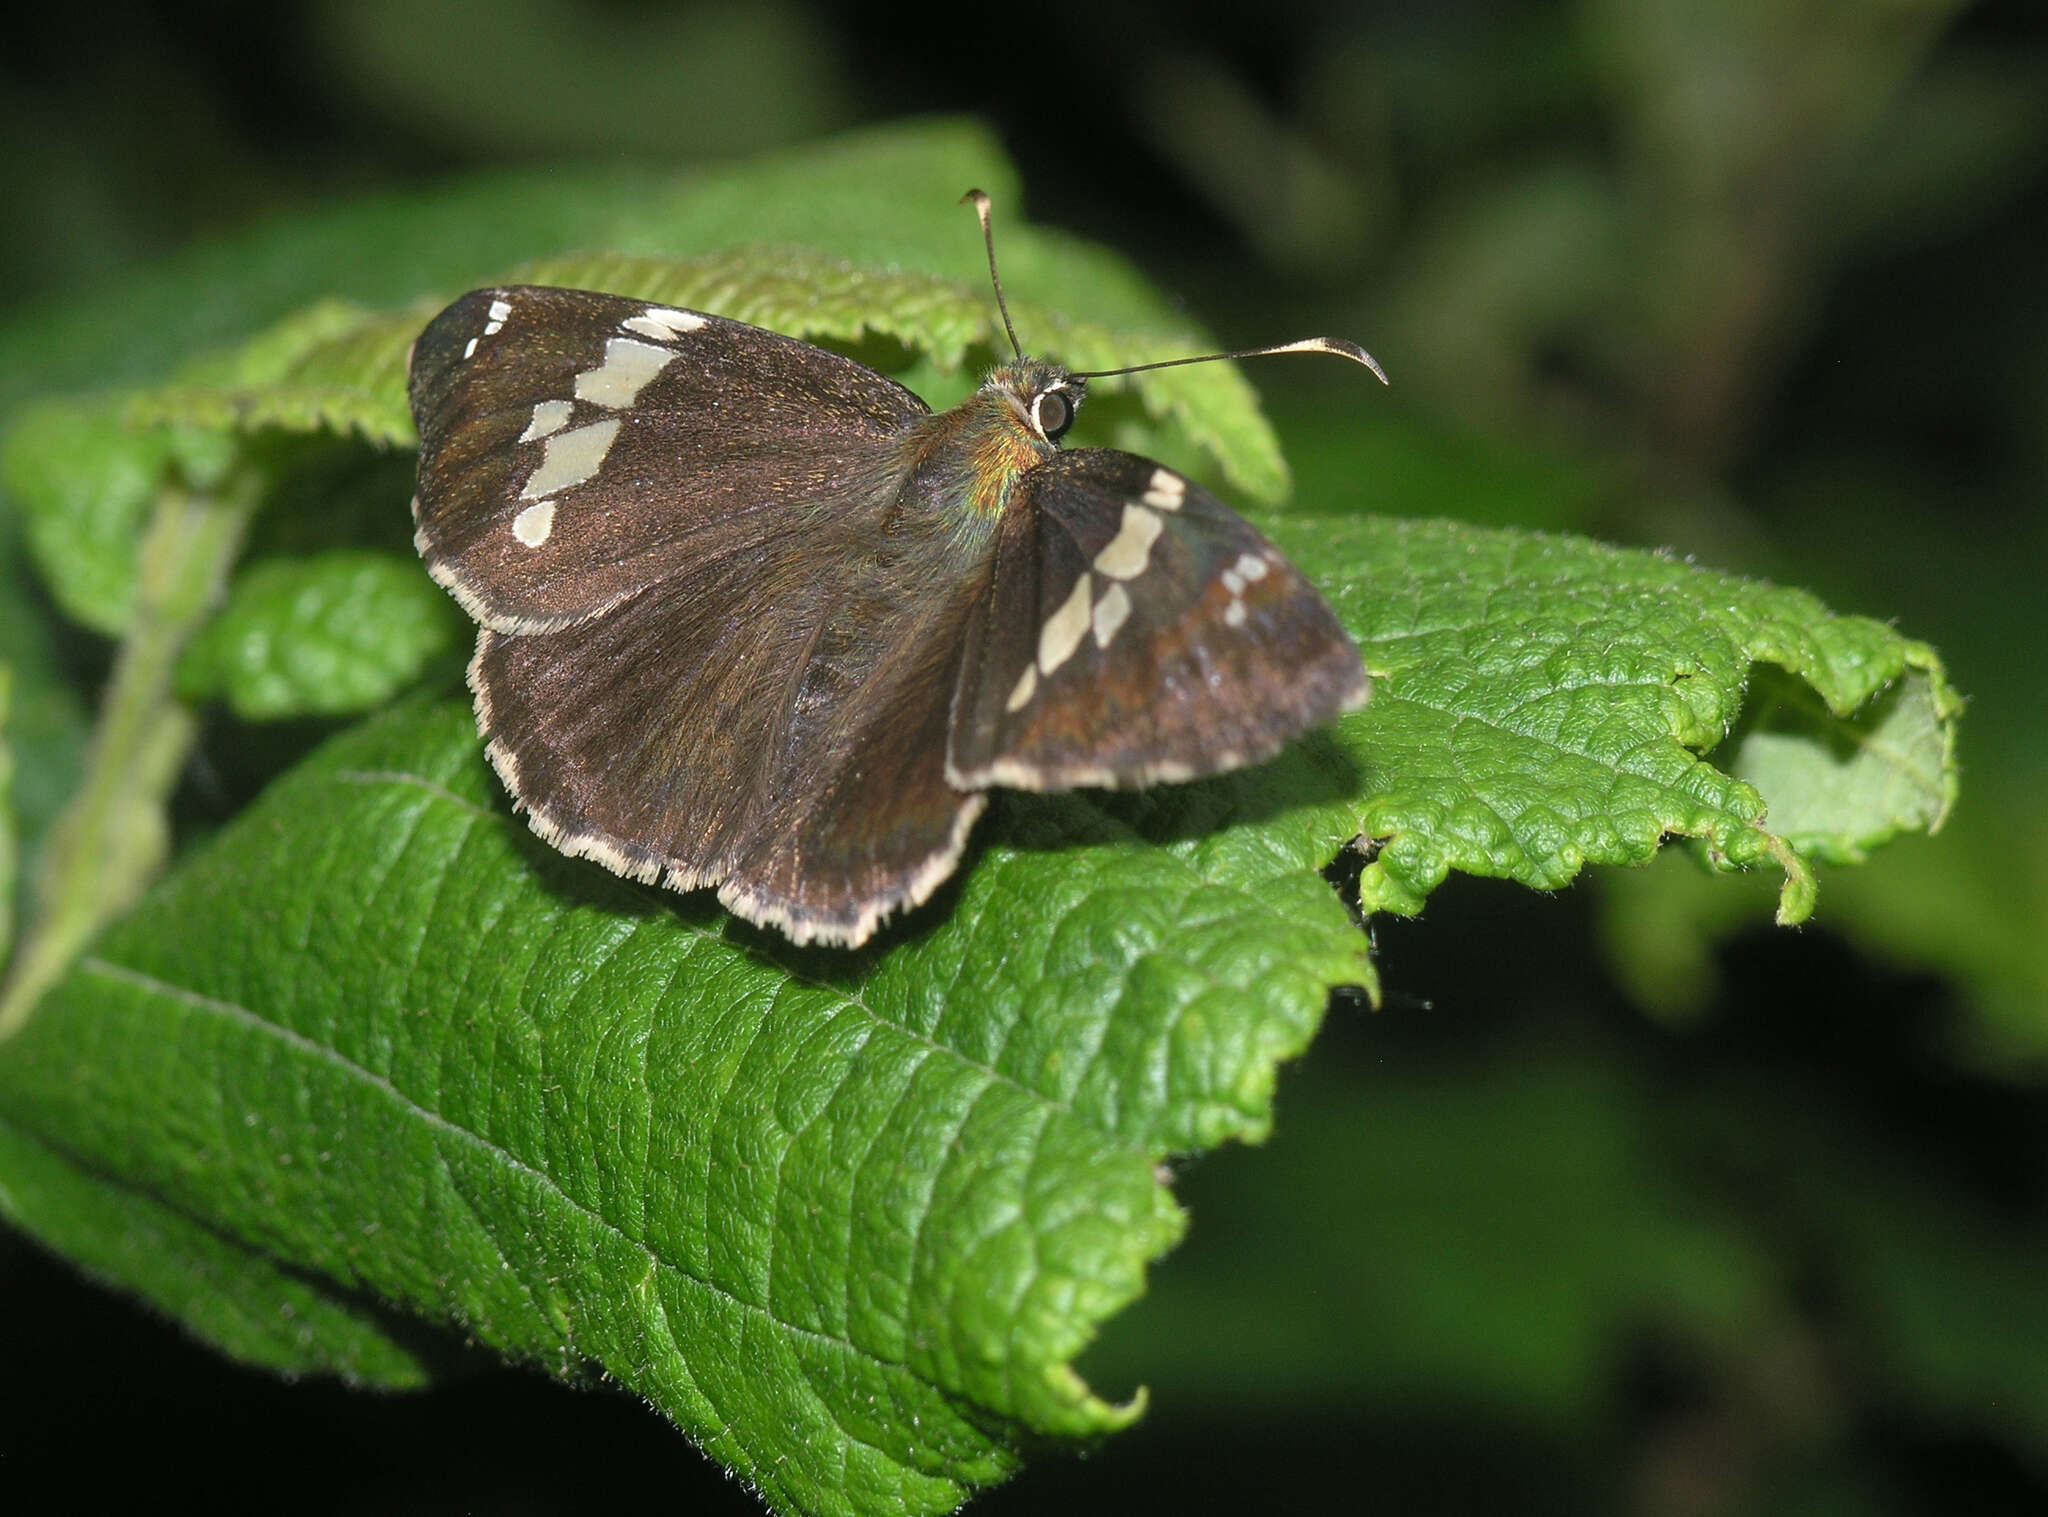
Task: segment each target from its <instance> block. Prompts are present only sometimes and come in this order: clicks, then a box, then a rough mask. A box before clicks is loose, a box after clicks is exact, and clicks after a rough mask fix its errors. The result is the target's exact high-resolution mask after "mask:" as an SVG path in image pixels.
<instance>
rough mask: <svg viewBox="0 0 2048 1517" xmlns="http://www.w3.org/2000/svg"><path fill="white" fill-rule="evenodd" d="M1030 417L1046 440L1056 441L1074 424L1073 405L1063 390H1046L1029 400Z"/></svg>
mask: <svg viewBox="0 0 2048 1517" xmlns="http://www.w3.org/2000/svg"><path fill="white" fill-rule="evenodd" d="M1031 419H1032V421H1034V422H1035V423H1037V425H1038V431H1039V435H1040V436H1042V437H1043V438H1044V439H1045V440H1046V441H1047V442H1058V441H1059V440H1060V439H1061V438H1062V437H1064V436H1066V435H1067V428H1069V427H1071V426H1072V425H1073V424H1074V405H1073V402H1072V401H1070V400H1068V399H1067V397H1066V394H1065V392H1064V391H1061V390H1046V391H1044V392H1043V393H1041V394H1040V395H1039V397H1038V398H1037V399H1036V400H1034V401H1032V402H1031Z"/></svg>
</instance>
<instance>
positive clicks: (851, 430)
mask: <svg viewBox="0 0 2048 1517" xmlns="http://www.w3.org/2000/svg"><path fill="white" fill-rule="evenodd" d="M411 391H412V411H413V419H414V421H415V422H416V423H417V425H418V429H419V434H420V480H419V495H418V497H417V498H416V500H415V501H414V504H413V515H414V520H415V523H416V526H417V528H418V531H417V541H418V545H419V550H420V555H421V557H423V558H424V559H425V560H426V563H427V568H428V570H429V571H430V572H431V573H432V574H433V576H434V578H435V579H437V580H438V581H440V582H441V583H442V584H443V585H445V586H446V587H447V588H448V589H449V590H450V591H451V592H452V593H453V594H454V596H455V598H456V599H457V600H458V601H460V602H461V603H462V606H463V608H464V609H465V610H467V611H468V612H469V613H470V615H471V616H472V617H474V618H475V619H476V620H477V621H478V622H480V623H482V624H483V625H484V626H485V627H488V628H490V629H492V630H494V631H498V632H514V633H516V632H537V631H548V630H554V629H559V628H562V627H566V626H570V625H573V624H575V623H577V622H580V621H583V620H585V619H587V618H589V617H592V616H596V615H599V614H601V613H602V612H604V611H605V610H607V609H608V608H610V607H612V606H616V605H618V604H619V603H620V602H621V601H623V600H624V599H626V598H627V597H628V596H631V595H633V594H635V593H637V592H638V591H640V590H643V589H645V588H646V587H647V586H649V585H651V584H654V583H655V582H657V581H659V580H662V579H665V578H667V577H668V576H670V575H672V574H675V573H676V572H677V571H679V570H681V569H683V568H685V567H690V568H692V569H693V570H694V569H695V568H696V567H697V566H700V565H702V564H704V563H706V562H717V561H721V560H723V559H725V558H728V557H732V556H735V555H741V554H744V553H746V552H747V551H749V550H750V549H751V548H752V546H753V545H754V544H756V543H758V542H759V541H760V540H761V539H762V538H763V537H766V536H772V535H773V534H774V533H775V532H777V531H784V530H791V529H792V527H793V524H794V525H795V526H798V527H800V523H801V518H802V516H803V513H804V512H805V510H806V507H807V504H808V503H810V502H813V501H816V500H818V499H819V498H821V497H829V496H832V495H834V494H836V493H839V492H842V491H844V490H845V489H846V487H847V480H846V477H845V472H846V461H847V455H848V451H849V448H850V447H851V448H854V449H856V450H858V448H859V446H860V445H862V444H878V443H880V442H881V441H883V440H885V439H887V438H889V437H890V436H891V435H892V434H894V433H895V432H896V431H897V430H898V429H899V428H901V427H902V426H903V425H904V424H905V423H906V422H908V421H910V420H912V419H914V418H916V417H919V416H923V415H926V414H928V412H927V408H926V406H925V404H924V402H923V401H921V400H919V399H918V398H917V397H916V396H915V395H913V394H911V393H910V392H909V391H908V390H906V389H904V388H903V387H902V386H901V385H898V384H896V383H894V382H892V381H890V380H888V379H885V378H883V377H882V376H881V375H879V374H877V373H875V372H874V371H873V370H871V369H867V368H864V367H863V366H861V365H860V364H857V363H855V362H853V361H852V360H851V359H847V358H842V357H840V356H838V355H837V354H833V353H827V352H825V351H824V350H823V349H820V348H814V347H812V346H810V345H809V344H807V343H801V342H797V341H795V340H793V339H791V338H787V337H783V336H780V335H778V334H776V333H773V332H766V331H763V330H762V329H760V328H759V327H751V326H748V325H746V324H745V323H743V322H737V321H728V320H726V319H724V318H723V317H718V316H706V315H702V314H700V313H698V312H694V311H682V310H676V309H674V308H671V307H667V306H657V305H651V304H649V303H648V302H646V301H644V300H629V299H626V298H624V297H622V296H617V295H598V294H592V293H589V292H587V291H582V290H559V289H548V288H539V287H533V286H512V287H507V288H499V289H488V290H476V291H473V292H471V293H470V294H468V295H465V296H464V297H463V298H462V299H460V300H458V301H456V302H455V303H454V304H453V305H451V306H449V307H448V309H447V310H445V311H443V312H442V313H441V314H440V315H439V316H437V317H435V318H434V320H433V322H432V323H431V324H430V325H429V326H428V327H427V329H426V331H425V332H424V333H422V334H421V336H420V339H419V341H418V342H417V343H416V344H414V347H413V354H412V360H411ZM742 397H743V399H742Z"/></svg>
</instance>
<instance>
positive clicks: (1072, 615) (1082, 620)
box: [1038, 574, 1089, 674]
mask: <svg viewBox="0 0 2048 1517" xmlns="http://www.w3.org/2000/svg"><path fill="white" fill-rule="evenodd" d="M1088 602H1089V594H1088V576H1087V575H1085V574H1083V575H1082V576H1081V577H1080V578H1079V579H1078V580H1076V581H1075V582H1074V591H1073V594H1071V595H1069V596H1068V597H1067V599H1066V604H1064V605H1062V606H1061V607H1060V608H1059V610H1057V611H1055V612H1053V614H1052V615H1051V616H1049V617H1047V618H1046V619H1045V626H1044V627H1042V628H1040V629H1039V633H1038V672H1039V673H1040V674H1050V673H1052V672H1053V670H1055V669H1057V668H1059V666H1060V665H1061V664H1064V663H1065V662H1066V661H1067V660H1068V659H1070V658H1072V657H1073V656H1074V650H1075V649H1076V648H1078V647H1080V646H1081V639H1082V638H1084V637H1086V636H1087V635H1088Z"/></svg>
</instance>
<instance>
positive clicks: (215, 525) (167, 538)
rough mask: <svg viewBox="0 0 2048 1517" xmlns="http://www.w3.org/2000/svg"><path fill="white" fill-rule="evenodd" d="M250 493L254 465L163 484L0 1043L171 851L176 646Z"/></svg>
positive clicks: (211, 584)
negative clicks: (131, 608)
mask: <svg viewBox="0 0 2048 1517" xmlns="http://www.w3.org/2000/svg"><path fill="white" fill-rule="evenodd" d="M257 494H258V490H257V484H256V479H255V476H254V474H253V472H252V471H249V470H246V469H243V470H238V471H235V472H232V473H230V474H229V475H228V476H227V477H226V478H225V479H224V480H223V481H222V482H221V484H220V485H219V487H218V488H216V489H214V490H212V491H207V492H202V491H196V490H191V489H188V488H186V487H184V486H181V485H178V484H167V485H166V486H164V488H163V489H162V490H161V491H160V492H159V494H158V496H157V499H156V505H155V508H154V511H153V514H152V516H151V519H150V524H149V528H148V531H147V532H146V533H145V534H144V536H143V540H142V548H141V561H140V572H139V577H138V584H137V587H136V601H135V614H134V617H133V619H132V620H131V621H130V623H129V625H128V630H127V633H126V635H125V636H124V637H123V638H122V641H121V648H120V652H119V654H118V656H117V657H116V659H115V661H114V672H113V677H112V678H111V679H110V680H109V681H108V682H107V688H106V693H105V695H104V696H103V697H102V699H101V705H100V714H99V721H98V723H97V724H96V726H95V727H94V729H93V738H92V746H91V748H90V749H88V750H87V753H86V760H85V774H84V777H83V779H82V781H81V783H80V785H79V787H78V790H77V791H76V793H75V794H73V796H72V797H71V800H70V802H69V804H67V805H66V806H65V808H64V812H63V815H62V816H60V817H59V818H58V820H57V824H56V827H55V828H54V829H53V831H52V832H51V835H50V845H49V850H48V854H47V856H46V859H45V862H44V866H43V870H42V877H41V879H40V881H39V882H38V885H37V890H36V914H35V920H34V922H33V924H32V925H31V926H30V927H29V929H28V931H27V932H26V933H25V934H24V936H23V938H22V943H21V950H20V952H19V953H18V954H17V955H16V957H15V959H14V963H13V965H12V966H11V968H10V970H9V973H8V976H7V981H6V985H5V989H4V990H0V1042H4V1041H6V1040H7V1039H8V1038H11V1037H12V1036H14V1034H16V1033H17V1032H19V1031H20V1030H21V1029H22V1028H23V1027H24V1026H26V1025H27V1023H28V1020H29V1017H30V1015H31V1013H32V1012H33V1010H34V1008H35V1004H36V1002H37V1000H39V999H40V998H41V996H42V994H43V992H44V991H46V990H48V989H49V988H50V986H51V985H52V984H53V983H55V981H56V980H57V979H58V978H60V977H61V976H62V975H63V973H64V971H65V970H66V969H68V968H69V967H70V965H71V961H72V960H73V959H74V958H76V957H77V955H78V953H79V951H80V950H81V949H83V948H84V946H85V944H86V943H87V941H88V940H89V939H91V937H92V936H93V935H94V934H95V933H97V932H98V931H99V930H100V928H101V927H103V926H105V925H106V924H107V923H108V922H109V921H111V920H113V919H114V918H115V917H117V916H119V915H120V914H121V913H122V912H124V911H126V910H127V909H128V908H129V907H130V906H132V905H133V904H134V903H135V901H136V900H137V898H138V897H140V895H141V894H142V892H143V890H144V889H145V888H146V887H147V886H148V884H149V882H150V880H151V879H152V878H153V877H154V876H155V874H156V872H157V870H158V868H160V867H161V865H162V863H163V861H164V858H165V855H166V854H167V852H168V850H169V842H170V822H169V818H168V815H167V812H166V805H167V802H168V801H169V798H170V793H171V789H172V787H173V786H174V785H175V784H176V783H177V779H178V775H179V773H180V771H181V770H182V769H183V768H184V765H185V758H186V756H187V755H188V754H189V753H190V752H191V748H192V742H193V738H194V737H195V735H196V733H197V729H198V723H197V721H196V719H195V718H194V716H193V714H192V711H191V710H190V708H189V707H187V706H186V705H185V703H184V702H182V701H181V700H179V699H178V698H177V696H176V695H175V694H173V692H172V687H171V680H172V674H173V672H174V671H175V669H176V668H177V663H178V655H179V654H180V653H181V652H182V651H183V650H184V647H185V644H186V643H187V642H188V641H189V640H190V639H191V637H192V634H193V633H194V632H196V631H197V630H198V629H199V627H200V626H201V625H202V624H203V623H204V622H205V620H206V618H207V616H208V615H209V614H211V612H212V611H213V608H214V606H215V605H216V604H217V603H218V602H219V599H220V595H221V591H222V588H223V587H224V585H225V583H226V580H227V573H228V569H229V568H230V567H231V566H232V565H233V563H234V561H235V555H236V553H237V552H238V551H239V549H240V547H241V542H242V533H243V529H244V527H245V526H246V524H247V522H248V519H249V513H250V510H251V508H252V507H253V505H254V503H255V500H256V497H257Z"/></svg>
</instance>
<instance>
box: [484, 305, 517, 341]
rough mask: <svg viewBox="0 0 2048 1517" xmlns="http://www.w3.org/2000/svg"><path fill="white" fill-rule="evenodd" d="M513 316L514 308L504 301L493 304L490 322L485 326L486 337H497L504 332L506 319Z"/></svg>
mask: <svg viewBox="0 0 2048 1517" xmlns="http://www.w3.org/2000/svg"><path fill="white" fill-rule="evenodd" d="M511 314H512V307H511V306H510V305H508V304H506V302H504V301H502V300H494V301H492V302H491V309H490V320H489V321H488V322H487V323H485V325H484V336H486V337H496V336H497V335H498V333H499V332H501V331H503V330H504V327H505V318H506V317H507V316H510V315H511Z"/></svg>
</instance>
